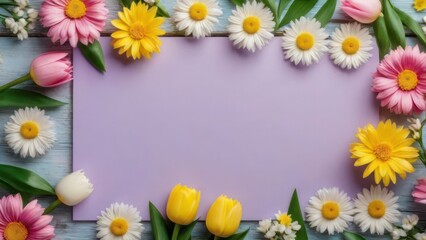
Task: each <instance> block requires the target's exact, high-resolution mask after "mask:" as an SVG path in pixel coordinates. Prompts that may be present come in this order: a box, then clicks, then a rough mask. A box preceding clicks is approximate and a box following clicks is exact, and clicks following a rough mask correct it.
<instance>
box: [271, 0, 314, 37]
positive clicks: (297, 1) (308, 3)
mask: <svg viewBox="0 0 426 240" xmlns="http://www.w3.org/2000/svg"><path fill="white" fill-rule="evenodd" d="M317 2H318V0H294V2H293V3H292V4H291V5H290V7H289V8H288V10H287V14H286V15H285V16H284V18H283V20H282V21H281V22H280V24H279V25H278V27H277V28H276V30H278V29H280V28H282V27H283V26H284V25H286V24H288V23H289V22H291V21H293V20H295V19H298V18H300V17H302V16H305V15H306V14H307V13H309V11H311V10H312V8H313V7H314V6H315V4H316V3H317Z"/></svg>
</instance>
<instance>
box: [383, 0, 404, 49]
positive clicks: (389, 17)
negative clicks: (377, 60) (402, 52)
mask: <svg viewBox="0 0 426 240" xmlns="http://www.w3.org/2000/svg"><path fill="white" fill-rule="evenodd" d="M383 15H384V18H385V24H386V29H387V30H388V34H389V39H390V42H391V46H392V49H395V48H397V47H398V46H401V47H405V31H404V26H403V25H402V22H401V19H400V18H399V16H398V14H396V12H395V10H394V9H393V7H392V4H391V2H390V0H383Z"/></svg>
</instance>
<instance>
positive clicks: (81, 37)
mask: <svg viewBox="0 0 426 240" xmlns="http://www.w3.org/2000/svg"><path fill="white" fill-rule="evenodd" d="M107 14H108V10H107V9H106V7H105V2H104V0H45V1H44V2H43V4H42V5H41V8H40V21H41V24H42V25H43V26H44V27H46V28H50V29H49V31H48V32H47V36H48V37H50V38H51V39H52V42H57V41H60V43H61V44H64V43H65V42H67V41H69V42H70V44H71V46H72V47H76V46H77V43H78V41H80V42H81V43H82V44H84V45H87V44H88V43H93V41H94V40H96V39H98V38H99V37H100V31H102V29H103V27H104V26H105V20H106V19H107Z"/></svg>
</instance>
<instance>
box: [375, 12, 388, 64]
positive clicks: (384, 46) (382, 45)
mask: <svg viewBox="0 0 426 240" xmlns="http://www.w3.org/2000/svg"><path fill="white" fill-rule="evenodd" d="M373 29H374V34H375V35H376V42H377V46H378V47H379V54H380V59H383V57H384V56H385V55H386V54H388V53H389V51H390V48H391V43H390V40H389V35H388V30H387V29H386V24H385V20H384V18H383V17H379V18H377V20H376V21H375V22H374V23H373Z"/></svg>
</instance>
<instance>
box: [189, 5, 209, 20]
mask: <svg viewBox="0 0 426 240" xmlns="http://www.w3.org/2000/svg"><path fill="white" fill-rule="evenodd" d="M207 13H208V10H207V6H206V4H204V3H201V2H196V3H194V4H192V6H191V7H190V8H189V16H190V17H191V18H192V20H194V21H201V20H204V18H206V17H207Z"/></svg>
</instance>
